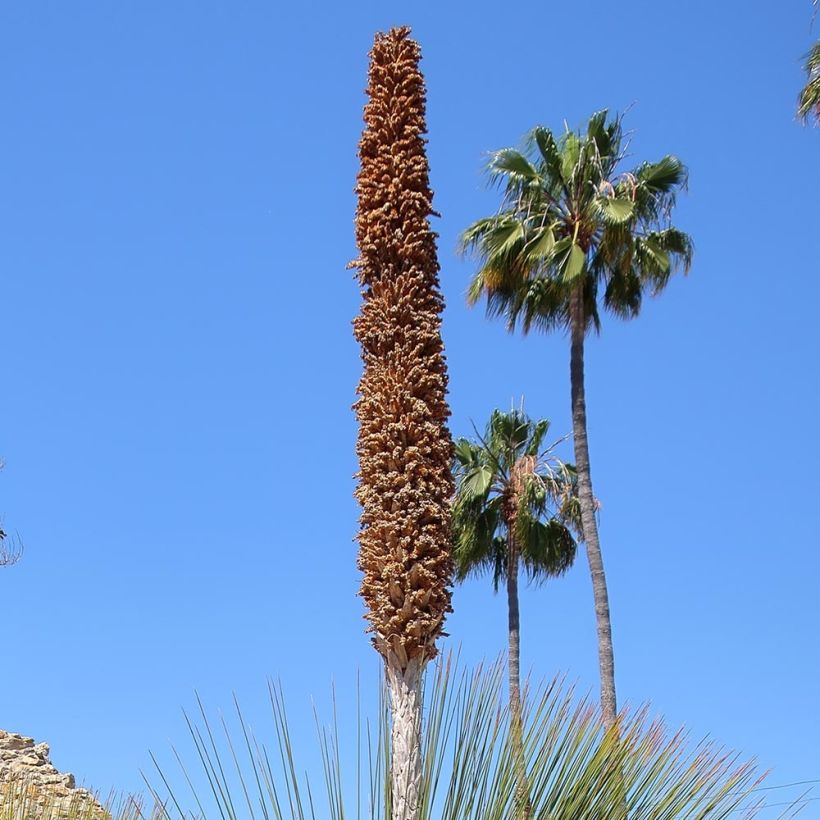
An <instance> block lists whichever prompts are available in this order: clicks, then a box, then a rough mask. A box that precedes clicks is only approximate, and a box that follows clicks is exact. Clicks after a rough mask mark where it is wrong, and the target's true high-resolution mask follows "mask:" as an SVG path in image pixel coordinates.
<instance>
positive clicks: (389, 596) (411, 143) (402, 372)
mask: <svg viewBox="0 0 820 820" xmlns="http://www.w3.org/2000/svg"><path fill="white" fill-rule="evenodd" d="M419 59H420V50H419V46H418V44H417V43H415V42H414V41H413V40H412V39H410V37H409V30H408V29H407V28H397V29H393V30H391V31H390V32H388V33H387V34H380V35H378V36H377V37H376V40H375V43H374V46H373V49H372V51H371V53H370V69H369V78H368V85H367V95H368V97H369V99H368V101H367V104H366V106H365V109H364V121H365V128H364V132H363V134H362V138H361V142H360V144H359V157H360V159H361V170H360V172H359V176H358V182H357V186H356V193H357V195H358V207H357V211H356V240H357V244H358V248H359V256H358V258H357V259H356V260H355V262H353V263H352V266H353V267H355V268H357V270H358V276H359V282H360V284H361V285H362V297H363V303H362V307H361V313H360V314H359V316H358V317H357V318H356V319H355V321H354V323H353V325H354V333H355V336H356V339H357V340H358V341H359V343H360V345H361V353H362V360H363V362H364V372H363V375H362V378H361V381H360V382H359V389H358V392H359V399H358V401H357V402H356V405H355V407H356V414H357V416H358V419H359V436H358V442H357V447H356V449H357V454H358V457H359V466H360V470H359V474H358V478H359V484H358V488H357V490H356V497H357V499H358V500H359V502H360V504H361V506H362V514H361V531H360V533H359V545H360V550H359V568H360V569H361V570H362V572H363V573H364V578H363V581H362V586H361V595H362V597H363V598H364V600H365V603H366V605H367V609H368V612H367V616H366V617H367V619H368V620H369V622H370V627H369V631H370V632H372V633H373V643H374V645H375V647H376V649H377V650H378V651H379V653H380V654H381V655H382V657H383V658H384V663H385V668H386V674H387V683H388V688H389V692H390V706H391V713H392V757H391V773H392V795H393V818H394V820H415V818H417V817H418V816H419V810H420V808H419V806H420V804H419V799H420V797H419V795H420V789H421V778H422V759H421V738H420V732H421V703H420V693H419V687H420V683H421V676H422V672H423V670H424V666H425V664H426V663H427V662H428V661H429V660H430V659H431V658H432V657H434V656H435V654H436V647H435V642H436V638H437V637H438V636H439V635H440V634H441V631H442V625H443V622H444V617H445V614H446V613H447V611H448V610H449V608H450V588H449V585H450V583H451V576H452V560H451V554H450V497H451V495H452V492H453V480H452V476H451V473H450V463H451V459H452V453H453V447H452V441H451V439H450V434H449V432H448V430H447V427H446V421H447V418H448V416H449V408H448V406H447V402H446V396H445V394H446V389H447V371H446V365H445V361H444V355H443V349H442V342H441V333H440V326H441V319H440V314H441V311H442V309H443V306H444V305H443V300H442V297H441V294H440V291H439V286H438V261H437V257H436V245H435V234H434V233H433V232H432V230H431V229H430V225H429V218H430V216H431V214H432V213H433V207H432V193H431V191H430V187H429V174H428V164H427V157H426V154H425V139H424V134H425V133H426V126H425V87H424V78H423V76H422V74H421V72H420V70H419Z"/></svg>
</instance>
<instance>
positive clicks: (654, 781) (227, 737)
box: [153, 659, 787, 820]
mask: <svg viewBox="0 0 820 820" xmlns="http://www.w3.org/2000/svg"><path fill="white" fill-rule="evenodd" d="M502 681H503V665H502V664H500V663H497V664H494V665H492V666H491V667H489V668H487V669H478V670H476V671H474V672H469V673H459V672H458V671H457V670H456V668H455V667H454V665H453V664H452V663H451V662H450V660H447V659H442V660H440V661H439V662H438V663H437V664H435V671H433V672H431V673H430V675H429V676H428V680H427V685H426V697H425V708H426V711H427V713H428V715H429V718H428V721H427V728H426V732H425V736H424V778H423V792H422V800H423V807H422V811H421V815H420V816H421V817H422V818H424V820H509V818H510V817H512V816H513V802H514V789H515V775H514V764H513V760H512V755H511V754H510V732H509V712H508V708H507V706H506V701H505V698H504V697H503V693H502ZM271 700H272V704H273V715H274V727H275V731H274V732H273V742H272V744H271V745H270V746H266V745H265V744H263V743H262V742H261V741H260V740H259V739H258V738H257V737H256V736H255V735H254V734H253V732H252V731H251V730H250V728H249V727H248V725H247V723H246V722H245V721H244V719H243V718H242V715H241V712H239V711H238V709H237V718H236V731H235V733H233V730H231V729H228V728H227V723H226V722H223V726H222V727H217V726H216V725H212V724H211V723H210V722H209V721H208V718H207V715H206V713H205V712H204V711H203V712H202V714H201V717H200V720H199V721H191V722H190V724H189V725H190V729H191V732H192V736H193V740H194V746H195V752H194V754H193V759H192V760H189V761H188V763H183V758H182V756H180V755H178V760H179V762H180V765H182V766H183V768H184V772H185V773H184V774H182V775H181V776H180V777H176V776H173V775H172V774H171V770H170V769H169V770H167V771H164V772H163V774H162V776H159V775H158V776H156V777H155V778H153V779H154V780H157V783H156V784H155V789H154V791H155V794H156V796H157V798H158V799H159V797H160V794H162V802H164V804H165V805H166V807H167V808H166V812H165V814H164V815H163V817H167V818H178V817H186V818H189V817H195V816H196V817H202V818H231V819H232V818H237V819H238V818H298V819H300V820H305V819H306V818H310V820H324V819H325V818H330V820H351V818H358V819H359V820H364V818H373V819H374V820H385V818H389V817H390V816H391V795H390V785H389V784H390V778H389V776H387V777H385V773H389V771H390V760H389V755H390V743H389V726H388V707H387V704H386V702H385V701H384V699H382V701H381V705H380V708H379V712H378V715H376V716H375V718H374V720H373V721H372V722H371V721H370V720H367V719H362V722H361V724H360V726H359V737H358V740H356V739H354V740H353V742H352V743H349V744H348V743H345V742H344V739H343V738H341V737H340V734H339V730H338V728H337V726H336V725H335V723H334V725H332V726H331V727H329V728H324V727H321V726H319V745H320V751H321V758H322V770H321V771H320V772H317V777H314V778H309V777H308V776H307V775H305V774H304V767H303V765H302V764H301V763H300V762H298V761H297V759H296V753H295V751H294V742H295V741H294V740H293V739H292V738H291V735H290V732H289V729H288V722H287V716H286V714H285V710H284V702H283V699H282V696H281V692H280V691H279V689H278V688H276V687H272V688H271ZM525 714H526V733H525V748H526V755H527V763H528V769H529V771H530V774H531V783H532V806H533V816H534V817H538V818H544V820H547V818H549V820H609V818H613V817H617V816H619V815H618V814H617V811H618V807H619V806H620V805H621V802H620V801H621V799H622V798H621V795H622V794H623V792H622V791H621V784H623V785H625V788H626V793H627V804H628V809H629V816H630V817H634V818H640V820H676V819H677V818H684V817H685V818H692V820H694V819H695V818H703V819H704V820H705V818H709V820H723V819H724V818H725V820H732V819H733V818H736V817H752V816H754V815H755V813H756V811H755V808H754V807H755V805H756V804H757V803H758V802H759V801H758V800H757V799H756V796H757V795H756V793H755V792H752V791H750V790H751V789H753V788H755V786H756V785H757V778H756V775H755V772H754V767H753V766H751V765H749V764H740V763H739V761H738V758H737V757H736V756H735V755H733V754H730V753H727V752H726V751H724V750H722V749H720V748H718V747H716V746H714V745H712V744H710V743H701V744H698V745H696V746H695V747H694V748H692V747H690V746H689V743H688V739H687V737H686V735H685V733H676V734H671V735H670V734H669V733H668V732H667V731H666V729H665V727H664V725H663V723H662V722H660V721H657V720H651V719H650V718H649V717H648V714H647V712H646V710H640V711H638V712H635V713H632V714H631V715H622V717H621V719H620V723H619V725H618V735H619V737H616V734H615V733H614V732H613V731H609V732H605V731H604V730H603V728H602V724H601V721H600V716H599V713H598V710H597V709H596V708H595V707H594V706H593V705H591V704H590V703H589V702H588V701H587V700H586V699H585V698H578V697H577V696H576V693H575V692H574V691H573V689H572V688H571V687H567V686H566V685H564V683H563V682H562V681H560V680H556V681H552V682H550V683H547V684H545V685H543V686H540V687H536V688H535V689H534V691H533V692H532V693H531V694H530V696H529V697H528V698H527V700H526V702H525ZM220 736H221V737H220ZM357 747H358V751H357ZM354 761H356V764H355V765H354ZM203 769H204V775H205V776H204V777H203V771H202V770H203ZM343 777H344V780H343ZM203 780H204V782H205V787H204V789H203V788H201V787H200V786H199V785H197V784H198V783H201V782H202V781H203ZM192 789H193V791H192ZM168 792H170V795H168ZM166 795H168V796H166ZM744 811H745V813H744ZM783 816H787V815H783Z"/></svg>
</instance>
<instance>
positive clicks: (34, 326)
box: [0, 0, 820, 816]
mask: <svg viewBox="0 0 820 820" xmlns="http://www.w3.org/2000/svg"><path fill="white" fill-rule="evenodd" d="M441 5H442V7H441V8H435V7H434V6H433V4H410V3H405V4H400V3H383V2H382V3H376V2H369V3H358V4H353V5H352V6H351V4H346V5H345V7H344V10H343V11H342V10H341V9H340V7H339V6H338V5H334V4H329V3H304V4H301V5H300V6H298V7H297V6H296V5H295V4H292V5H290V6H288V7H287V8H284V7H283V8H275V7H274V4H271V3H263V2H241V1H239V0H238V1H237V2H234V3H230V4H228V3H216V2H193V0H188V1H187V2H182V0H180V1H179V2H177V1H176V0H175V2H173V3H162V4H160V3H140V4H136V3H119V4H110V3H101V2H85V3H72V4H66V3H57V2H43V3H39V4H30V3H29V4H22V3H17V4H12V3H8V4H4V5H3V6H2V8H0V74H2V76H3V78H4V81H3V83H2V84H0V106H2V111H3V128H2V136H0V143H2V147H3V151H2V157H3V159H2V162H0V191H2V195H1V196H0V271H2V274H0V288H1V290H0V294H1V295H0V333H2V351H3V355H2V388H3V395H4V399H3V402H2V405H1V409H0V455H2V457H3V459H4V461H5V462H6V468H5V470H4V471H3V473H2V474H0V514H2V516H3V522H4V526H5V527H6V529H9V530H13V531H15V530H16V531H17V532H19V534H20V536H21V538H22V539H23V541H24V542H25V545H26V553H25V556H24V560H23V561H22V562H21V563H20V564H19V565H17V566H16V567H14V568H12V569H8V570H4V571H2V572H0V595H2V602H3V603H2V608H3V625H4V630H3V631H4V657H5V663H4V672H3V674H2V676H0V727H2V728H5V729H10V730H14V731H20V732H23V733H26V734H31V735H34V736H36V737H37V738H38V739H45V740H48V741H49V742H50V743H51V744H52V747H53V759H54V760H55V762H56V764H57V765H58V766H60V767H61V768H64V769H69V770H71V771H74V772H75V773H77V774H78V777H79V778H80V779H85V780H86V781H88V782H90V783H91V784H93V785H94V786H96V787H98V788H100V789H103V790H107V789H109V788H111V787H118V788H124V789H132V788H139V786H140V779H139V775H138V769H139V768H140V767H145V766H146V765H147V763H148V755H147V750H148V749H149V748H151V749H155V750H159V751H163V750H165V749H167V744H168V739H169V738H170V739H171V740H173V741H179V740H184V737H185V731H186V730H185V727H184V723H183V721H182V718H181V715H180V707H182V706H186V707H190V706H191V704H192V703H193V702H194V701H193V692H194V689H197V690H199V691H200V692H201V693H202V695H203V697H204V698H205V700H206V701H207V702H209V703H211V704H213V705H214V706H223V707H226V708H227V707H228V706H229V704H230V697H231V692H232V691H234V690H236V692H237V693H238V695H239V697H240V699H241V700H242V701H243V702H244V703H246V704H247V709H248V711H249V712H250V714H251V715H252V716H253V717H254V718H256V722H257V723H258V724H259V725H260V726H264V725H265V717H264V686H265V679H266V676H268V675H273V676H278V677H281V679H282V682H283V685H284V687H285V690H286V692H287V693H288V695H289V700H290V701H291V703H292V704H293V710H294V715H295V720H296V723H297V726H300V725H301V724H299V715H300V714H303V715H304V727H303V728H304V729H305V731H312V723H311V721H312V718H311V715H310V707H309V699H308V696H309V695H313V696H315V697H317V698H318V699H319V701H320V702H321V701H322V699H323V698H326V696H327V693H328V692H329V689H330V684H331V681H332V680H335V682H336V686H337V689H338V691H339V693H340V698H341V699H342V700H344V699H345V698H349V697H350V696H351V693H352V692H353V691H354V689H355V680H356V674H357V670H361V673H362V675H363V676H364V677H369V678H375V676H376V674H377V671H378V665H377V659H376V656H375V653H374V652H373V650H372V649H371V648H370V646H369V643H368V641H367V640H366V638H365V637H364V635H363V634H362V629H363V622H362V620H361V614H362V606H361V603H360V601H359V599H358V598H357V597H356V595H355V593H356V589H357V585H358V573H357V571H356V569H355V544H354V543H353V541H352V539H353V537H354V535H355V532H356V527H357V523H356V522H357V508H356V505H355V503H354V501H353V499H352V495H351V493H352V490H353V480H352V474H353V472H354V471H355V468H356V464H355V458H354V454H353V445H354V440H355V424H354V418H353V415H352V413H351V410H350V405H351V403H352V402H353V400H354V388H355V384H356V381H357V378H358V375H359V371H360V364H359V358H358V351H357V349H356V346H355V344H354V341H353V339H352V336H351V327H350V320H351V319H352V317H353V316H354V314H355V313H356V311H357V308H358V300H359V294H358V289H357V286H356V284H355V282H354V280H353V278H352V276H351V272H350V271H346V270H345V264H346V262H347V261H348V260H349V259H351V258H353V257H354V256H355V248H354V243H353V226H352V217H353V209H354V207H355V201H354V196H353V193H352V187H353V184H354V180H355V174H356V170H357V159H356V143H357V140H358V137H359V134H360V131H361V109H362V105H363V102H364V99H363V88H364V85H365V81H366V68H367V51H368V49H369V47H370V44H371V42H372V37H373V33H374V32H375V31H377V30H382V29H385V28H388V27H390V26H391V25H395V24H404V23H408V24H410V25H411V26H412V27H413V30H414V34H415V36H416V38H417V39H418V40H419V41H420V42H421V44H422V48H423V53H424V62H423V69H424V71H425V73H426V76H427V82H428V89H429V100H428V105H429V111H428V123H429V131H430V143H429V156H430V162H431V174H432V184H433V186H434V189H435V192H436V199H435V203H436V207H437V208H438V210H439V211H440V212H441V214H442V219H440V220H438V222H437V224H436V229H437V230H438V231H439V232H440V260H441V265H442V274H441V280H442V287H443V290H444V293H445V296H446V298H447V303H448V307H447V312H446V315H445V318H444V337H445V344H446V348H447V354H448V359H449V365H450V371H451V403H452V409H453V430H454V432H455V433H456V434H464V433H467V432H469V431H470V429H471V420H475V421H476V423H477V424H479V425H481V424H483V421H484V419H485V418H486V416H487V415H488V413H489V412H490V410H491V409H492V408H494V407H498V406H501V407H506V406H509V404H510V402H511V400H513V399H514V398H515V399H517V398H518V397H520V396H521V395H522V394H523V395H525V396H526V403H527V408H528V410H529V411H530V412H531V413H532V414H533V415H538V416H547V417H549V418H551V419H552V421H553V430H554V431H555V433H556V435H561V434H564V433H566V432H568V431H569V389H568V345H567V342H566V340H565V339H564V338H562V337H561V336H554V337H544V336H540V335H533V336H531V337H529V338H519V337H511V336H509V335H507V334H506V333H505V332H504V330H503V328H502V327H501V326H500V325H498V324H493V323H490V322H488V321H486V320H485V319H484V317H483V314H482V312H481V310H472V311H471V310H468V309H467V308H466V306H465V302H464V291H465V287H466V283H467V281H468V279H469V276H470V272H471V267H470V264H469V262H465V261H463V260H461V259H459V258H458V256H457V254H456V252H455V249H456V240H457V235H458V233H459V231H460V230H461V229H463V227H465V226H466V225H467V224H468V223H469V222H470V221H471V220H473V219H475V218H477V217H479V216H482V215H485V214H486V213H488V212H491V211H492V210H493V209H494V207H495V204H496V199H495V196H494V194H493V193H492V192H491V191H488V190H487V189H486V186H485V185H484V182H483V180H482V177H481V167H482V163H483V161H484V157H485V155H486V152H487V151H488V150H491V149H494V148H499V147H503V146H506V145H511V144H515V143H516V142H517V141H518V140H519V137H520V136H521V135H522V134H523V132H525V131H526V130H527V129H528V128H530V127H531V126H532V125H534V124H536V123H542V124H545V125H548V126H551V127H554V128H559V129H560V128H561V127H562V123H563V121H564V120H567V122H568V123H569V124H570V125H573V126H574V125H577V124H580V123H582V122H583V121H584V120H585V119H586V117H587V116H588V115H589V114H590V113H592V112H593V111H595V110H597V109H599V108H603V107H609V108H611V109H613V110H616V111H624V110H626V109H627V108H629V112H628V114H627V118H626V127H627V128H628V129H631V130H634V132H635V133H634V135H633V140H632V151H633V155H634V158H635V161H636V162H637V161H639V160H642V159H653V158H658V157H660V156H661V155H663V154H664V153H668V152H671V153H676V154H678V155H679V156H681V158H683V159H684V161H685V162H686V163H687V164H688V166H689V167H690V171H691V184H690V190H689V193H688V194H687V195H686V196H685V197H684V198H683V199H682V200H681V202H680V204H679V208H678V212H677V221H678V223H679V224H680V225H681V227H683V228H684V229H686V230H688V231H689V232H690V233H691V234H692V235H693V237H694V240H695V244H696V255H695V261H694V265H693V269H692V271H691V274H690V275H689V276H688V277H687V278H685V279H684V278H678V279H677V280H675V281H673V282H672V284H671V285H670V287H669V288H668V291H667V292H666V293H665V295H664V296H663V297H662V298H660V299H658V300H653V301H649V302H648V303H647V304H646V306H645V310H644V314H643V316H642V317H641V318H640V319H639V320H638V321H636V322H632V323H627V324H624V323H620V322H617V321H615V320H607V321H605V323H604V327H603V332H602V334H601V336H600V338H597V339H591V340H590V342H589V344H588V355H587V373H588V379H587V385H588V403H589V420H590V442H591V448H592V449H591V452H592V465H593V478H594V481H595V489H596V494H597V495H598V496H599V497H600V499H601V501H602V505H603V506H602V511H601V536H602V545H603V549H604V557H605V561H606V565H607V570H608V575H609V582H610V595H611V601H612V607H613V627H614V639H615V649H616V665H617V678H618V684H619V695H620V698H621V700H622V701H624V702H627V701H628V702H632V703H640V702H643V701H645V700H649V701H651V702H652V704H653V706H654V707H655V708H656V709H657V710H658V711H660V712H662V713H663V714H665V715H666V716H667V717H668V719H669V721H670V722H671V723H672V724H673V725H678V724H686V725H687V726H688V727H690V728H691V730H692V732H693V734H694V735H695V736H701V735H703V734H706V733H708V734H711V735H712V736H714V737H715V738H717V739H718V740H720V741H721V742H723V743H725V744H727V745H729V746H731V747H733V748H737V749H739V750H741V751H743V752H744V753H746V754H749V755H757V757H758V758H759V760H760V762H761V765H762V766H763V767H764V768H773V769H774V771H773V774H772V775H771V783H772V784H779V783H787V782H791V781H796V780H804V779H815V778H820V754H819V753H818V750H817V714H818V711H820V690H819V689H818V687H817V678H818V675H820V652H818V639H817V624H818V606H820V605H818V594H817V593H818V570H820V558H818V550H817V544H818V541H817V534H816V527H815V524H814V519H813V517H812V516H813V513H812V510H813V509H815V507H816V503H817V498H816V496H817V479H816V467H815V465H816V464H817V462H818V460H820V445H819V444H818V437H817V433H816V423H815V422H816V418H817V416H818V413H820V390H819V389H818V384H817V375H816V373H817V368H816V361H815V358H816V354H817V351H818V349H820V345H818V342H819V341H820V339H819V338H818V337H820V331H818V325H817V320H816V313H815V311H816V306H817V301H818V297H820V284H818V281H819V280H818V278H817V276H816V274H817V271H818V262H820V258H819V252H818V247H817V243H816V241H815V240H816V232H817V192H818V190H820V162H818V153H819V152H820V132H818V131H817V130H813V129H808V128H802V127H800V126H799V125H798V124H797V123H796V122H795V120H794V108H795V99H796V95H797V92H798V89H799V87H800V84H801V81H802V73H801V70H800V56H801V54H803V53H804V52H805V51H806V50H807V49H808V48H809V46H810V44H811V42H812V32H811V31H810V28H809V26H810V17H811V7H810V3H809V2H807V0H806V2H804V1H803V0H788V2H781V3H778V4H776V5H773V4H771V3H764V2H762V0H752V2H749V0H727V2H723V3H715V2H705V0H693V2H687V3H685V4H684V3H677V2H671V1H670V0H663V1H661V0H654V2H638V0H623V1H622V2H619V3H617V4H615V3H609V2H604V1H603V0H584V1H583V2H576V3H571V4H570V3H561V4H554V3H551V2H548V3H543V2H541V3H535V2H521V3H518V4H514V5H513V4H507V5H501V6H499V5H497V4H489V3H485V2H483V1H481V2H474V3H469V4H468V3H463V2H453V3H448V4H441ZM814 36H815V37H816V36H817V33H816V32H815V33H814ZM567 454H568V453H567ZM454 606H455V613H454V614H453V616H452V617H451V619H450V621H449V632H450V633H451V636H452V637H451V638H450V639H449V641H448V644H449V645H450V646H454V647H455V646H458V645H460V646H461V647H462V654H463V657H464V658H465V660H466V661H467V662H468V663H472V662H474V661H477V660H479V659H481V658H490V657H494V656H495V655H496V654H497V653H498V652H499V651H500V650H501V649H503V647H504V642H505V634H504V626H505V610H504V602H503V600H502V598H501V597H494V596H493V594H492V591H491V587H490V584H489V582H487V581H476V582H471V583H469V584H467V585H465V586H464V587H462V588H459V589H458V590H457V591H456V593H455V597H454ZM522 619H523V621H522V624H523V627H522V628H523V635H522V661H523V664H524V667H525V668H531V669H532V670H533V672H534V674H536V675H538V676H551V675H552V674H554V673H555V672H556V671H559V670H560V671H564V672H567V673H568V674H569V675H570V677H572V678H577V679H578V680H579V682H580V685H581V686H582V688H585V689H586V688H590V689H594V688H595V687H596V686H597V678H596V674H597V663H596V656H595V644H594V624H593V611H592V601H591V590H590V586H589V577H588V573H587V568H586V564H585V561H584V560H583V559H579V561H578V562H577V564H576V567H575V568H574V569H573V571H572V572H571V573H570V574H569V576H567V577H566V578H565V579H563V580H561V581H560V582H556V583H551V584H549V585H548V586H546V587H542V588H540V589H537V590H527V591H526V592H525V593H524V595H523V600H522ZM786 792H788V790H786ZM786 792H783V793H781V794H785V793H786ZM789 793H791V792H789ZM772 816H774V813H772ZM805 816H813V815H811V814H810V813H809V814H807V815H805Z"/></svg>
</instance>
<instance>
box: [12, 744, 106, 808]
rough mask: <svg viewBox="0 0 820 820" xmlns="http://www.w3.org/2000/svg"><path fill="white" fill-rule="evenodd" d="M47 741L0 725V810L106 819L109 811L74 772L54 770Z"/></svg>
mask: <svg viewBox="0 0 820 820" xmlns="http://www.w3.org/2000/svg"><path fill="white" fill-rule="evenodd" d="M48 753H49V746H48V744H47V743H35V742H34V739H33V738H30V737H25V736H24V735H18V734H15V733H14V732H4V731H3V730H2V729H0V814H2V816H3V818H4V820H5V818H7V817H8V818H10V820H41V818H42V820H46V818H47V819H48V820H62V818H71V820H74V818H76V819H77V820H104V818H105V820H108V818H110V817H111V815H110V814H109V813H108V812H107V811H106V810H105V809H104V808H103V807H102V805H100V803H99V802H98V801H97V799H96V797H95V796H94V795H93V794H92V793H91V792H90V791H88V790H87V789H78V788H77V784H76V783H75V781H74V775H73V774H68V773H62V772H58V771H57V769H55V768H54V766H53V765H52V763H51V760H50V759H49V756H48Z"/></svg>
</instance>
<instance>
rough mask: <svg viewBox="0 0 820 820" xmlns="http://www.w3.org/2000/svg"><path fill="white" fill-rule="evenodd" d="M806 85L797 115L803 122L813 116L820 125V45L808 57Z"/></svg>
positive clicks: (816, 3)
mask: <svg viewBox="0 0 820 820" xmlns="http://www.w3.org/2000/svg"><path fill="white" fill-rule="evenodd" d="M813 5H814V6H815V14H817V10H818V9H820V0H814V3H813ZM804 68H805V69H806V85H805V86H804V88H803V90H802V91H801V92H800V97H799V99H798V104H797V115H798V116H799V117H800V119H802V120H803V122H806V120H808V118H809V117H810V116H811V115H812V114H813V115H814V121H815V123H816V124H818V125H820V43H815V44H814V47H813V48H812V50H811V51H810V52H809V53H808V54H807V55H806V64H805V66H804Z"/></svg>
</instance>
